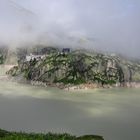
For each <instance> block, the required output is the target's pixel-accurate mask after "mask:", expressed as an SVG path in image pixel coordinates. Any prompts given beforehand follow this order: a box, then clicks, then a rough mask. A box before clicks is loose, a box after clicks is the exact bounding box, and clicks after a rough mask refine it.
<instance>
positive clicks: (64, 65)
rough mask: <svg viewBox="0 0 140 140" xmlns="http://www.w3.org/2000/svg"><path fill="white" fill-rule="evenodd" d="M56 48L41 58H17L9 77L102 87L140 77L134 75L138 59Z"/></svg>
mask: <svg viewBox="0 0 140 140" xmlns="http://www.w3.org/2000/svg"><path fill="white" fill-rule="evenodd" d="M53 50H54V48H53ZM56 50H57V49H56ZM56 50H55V51H54V52H53V53H49V55H46V57H45V58H43V59H40V60H37V59H33V60H30V61H29V62H26V61H24V62H21V61H19V65H18V67H14V68H13V69H11V70H10V71H9V72H8V74H10V75H12V76H18V75H21V74H22V75H23V77H25V78H26V79H27V80H32V81H41V82H44V83H46V84H52V83H63V84H65V85H66V84H73V85H79V84H83V83H96V84H99V85H101V86H103V85H113V84H115V83H120V84H121V85H125V83H127V82H133V81H138V80H139V79H140V78H139V77H137V76H139V75H140V64H139V63H137V62H132V61H129V60H126V59H124V58H122V57H119V56H115V55H107V54H101V53H88V52H83V51H73V52H70V53H68V54H61V53H59V52H58V51H56Z"/></svg>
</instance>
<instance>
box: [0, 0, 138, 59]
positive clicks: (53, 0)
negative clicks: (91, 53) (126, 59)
mask: <svg viewBox="0 0 140 140" xmlns="http://www.w3.org/2000/svg"><path fill="white" fill-rule="evenodd" d="M139 13H140V1H139V0H123V1H122V0H106V1H103V0H59V1H58V0H0V18H1V20H0V31H1V32H0V43H1V44H4V43H5V44H6V43H7V44H10V46H22V45H24V44H36V43H38V44H48V45H56V46H70V47H75V48H76V47H82V48H87V49H95V50H103V51H110V52H118V53H123V54H125V55H128V56H133V57H138V58H140V53H139V51H140V39H139V37H140V14H139Z"/></svg>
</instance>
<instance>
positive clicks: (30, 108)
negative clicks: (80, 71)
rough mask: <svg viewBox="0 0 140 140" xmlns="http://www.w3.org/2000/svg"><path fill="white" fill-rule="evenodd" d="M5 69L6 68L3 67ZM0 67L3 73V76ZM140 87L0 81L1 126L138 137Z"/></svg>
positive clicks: (113, 138)
mask: <svg viewBox="0 0 140 140" xmlns="http://www.w3.org/2000/svg"><path fill="white" fill-rule="evenodd" d="M4 69H5V68H4ZM4 69H3V68H1V67H0V74H1V76H4V72H5V71H4ZM139 93H140V89H139V88H137V89H136V88H135V89H133V88H114V89H94V90H79V91H71V92H70V91H69V92H68V91H64V90H60V89H57V88H49V87H47V88H41V87H35V86H31V85H27V84H19V83H16V82H10V81H9V82H7V81H4V80H2V81H0V127H1V128H2V129H6V130H11V131H26V132H50V131H51V132H54V133H55V132H58V133H60V132H61V133H64V132H67V133H70V134H73V135H85V134H98V135H102V136H104V139H105V140H132V139H135V140H139V137H140V134H139V129H140V121H139V116H140V110H139V108H140V104H139V101H140V95H139Z"/></svg>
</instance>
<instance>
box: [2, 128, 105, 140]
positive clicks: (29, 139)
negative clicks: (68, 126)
mask: <svg viewBox="0 0 140 140" xmlns="http://www.w3.org/2000/svg"><path fill="white" fill-rule="evenodd" d="M0 140H103V138H102V137H101V136H94V135H87V136H81V137H75V136H71V135H69V134H52V133H48V134H35V133H30V134H28V133H22V132H19V133H17V132H8V131H5V130H0Z"/></svg>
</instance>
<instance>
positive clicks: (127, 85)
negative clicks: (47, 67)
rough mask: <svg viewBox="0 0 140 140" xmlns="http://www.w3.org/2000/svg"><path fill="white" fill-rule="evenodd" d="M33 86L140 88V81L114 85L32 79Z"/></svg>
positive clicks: (71, 88) (68, 88)
mask: <svg viewBox="0 0 140 140" xmlns="http://www.w3.org/2000/svg"><path fill="white" fill-rule="evenodd" d="M29 83H30V84H31V85H33V86H40V87H57V88H59V89H62V90H66V91H73V90H88V89H97V88H106V89H108V88H118V87H122V88H140V83H136V82H131V83H125V85H123V86H122V85H120V84H119V83H117V84H114V85H104V86H102V85H99V84H96V83H85V84H80V85H73V84H67V85H65V84H63V83H49V84H46V83H43V82H41V81H30V82H29Z"/></svg>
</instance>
